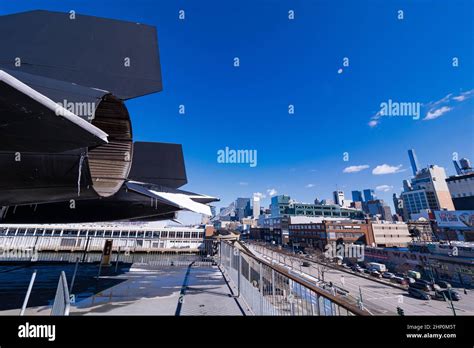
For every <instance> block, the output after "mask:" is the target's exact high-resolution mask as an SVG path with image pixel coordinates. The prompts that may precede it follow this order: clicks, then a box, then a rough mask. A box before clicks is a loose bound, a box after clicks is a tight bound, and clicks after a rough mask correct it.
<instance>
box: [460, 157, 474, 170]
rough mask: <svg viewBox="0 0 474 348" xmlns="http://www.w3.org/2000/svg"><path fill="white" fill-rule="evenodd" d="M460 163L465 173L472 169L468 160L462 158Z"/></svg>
mask: <svg viewBox="0 0 474 348" xmlns="http://www.w3.org/2000/svg"><path fill="white" fill-rule="evenodd" d="M459 163H460V164H461V168H462V170H463V171H469V170H471V169H472V167H471V162H469V160H468V159H467V158H461V160H460V161H459Z"/></svg>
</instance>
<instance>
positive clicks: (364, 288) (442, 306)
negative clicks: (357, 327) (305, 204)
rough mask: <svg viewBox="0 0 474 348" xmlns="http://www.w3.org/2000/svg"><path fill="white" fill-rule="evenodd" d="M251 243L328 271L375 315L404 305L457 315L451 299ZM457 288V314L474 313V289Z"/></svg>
mask: <svg viewBox="0 0 474 348" xmlns="http://www.w3.org/2000/svg"><path fill="white" fill-rule="evenodd" d="M247 246H248V247H249V249H250V250H252V252H254V253H255V255H256V256H258V257H260V258H263V259H264V260H266V261H267V262H273V263H277V264H279V265H281V266H284V267H287V268H288V269H291V270H296V271H299V272H302V274H305V275H309V276H311V277H312V278H316V279H321V278H322V274H323V273H324V280H325V281H326V283H328V282H332V283H333V284H334V285H335V286H338V287H340V288H343V289H345V290H347V291H349V294H350V295H351V296H352V297H354V298H357V299H360V298H361V297H362V303H363V305H364V308H366V309H367V310H369V311H370V312H371V313H373V314H374V315H384V314H385V315H396V314H397V307H400V308H402V309H403V310H404V314H405V315H453V309H452V308H451V303H450V302H449V301H446V302H445V301H439V300H434V299H432V300H429V301H424V300H420V299H416V298H413V297H411V296H409V295H408V292H407V291H406V290H402V289H398V288H396V287H392V286H390V285H385V284H381V283H379V282H377V281H375V280H371V279H366V278H364V277H361V276H358V275H355V274H350V273H347V272H344V271H341V270H338V269H335V268H334V267H331V266H326V265H322V264H319V263H316V262H314V261H309V260H305V261H308V262H309V267H304V266H302V260H301V259H298V258H297V257H296V256H288V255H285V254H283V253H280V252H278V251H275V250H269V249H267V248H264V247H262V246H260V245H253V244H250V245H247ZM308 279H310V278H308ZM456 291H458V292H459V293H460V295H461V300H460V301H454V302H453V305H454V310H455V312H456V315H474V293H473V292H472V291H469V290H468V291H467V295H465V294H464V292H463V289H456Z"/></svg>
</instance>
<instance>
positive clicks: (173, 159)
mask: <svg viewBox="0 0 474 348" xmlns="http://www.w3.org/2000/svg"><path fill="white" fill-rule="evenodd" d="M128 178H129V179H130V180H134V181H140V182H147V183H151V184H155V185H163V186H167V187H171V188H178V187H181V186H183V185H185V184H186V183H187V182H188V179H187V176H186V167H185V164H184V157H183V148H182V146H181V145H180V144H168V143H152V142H135V143H134V144H133V162H132V168H131V169H130V173H129V174H128Z"/></svg>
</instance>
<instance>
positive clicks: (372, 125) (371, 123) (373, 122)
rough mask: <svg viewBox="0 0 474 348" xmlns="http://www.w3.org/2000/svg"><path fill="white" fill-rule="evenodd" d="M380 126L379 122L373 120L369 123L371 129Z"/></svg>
mask: <svg viewBox="0 0 474 348" xmlns="http://www.w3.org/2000/svg"><path fill="white" fill-rule="evenodd" d="M378 124H379V121H378V120H372V121H370V122H369V127H371V128H374V127H375V126H377V125H378Z"/></svg>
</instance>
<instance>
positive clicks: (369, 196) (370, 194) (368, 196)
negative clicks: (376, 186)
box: [364, 189, 375, 202]
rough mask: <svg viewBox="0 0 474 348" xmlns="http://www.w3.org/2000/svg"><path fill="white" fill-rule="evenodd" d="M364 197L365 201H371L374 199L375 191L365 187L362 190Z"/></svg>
mask: <svg viewBox="0 0 474 348" xmlns="http://www.w3.org/2000/svg"><path fill="white" fill-rule="evenodd" d="M364 198H365V201H366V202H368V201H373V200H374V199H375V192H374V190H371V189H365V190H364Z"/></svg>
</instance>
